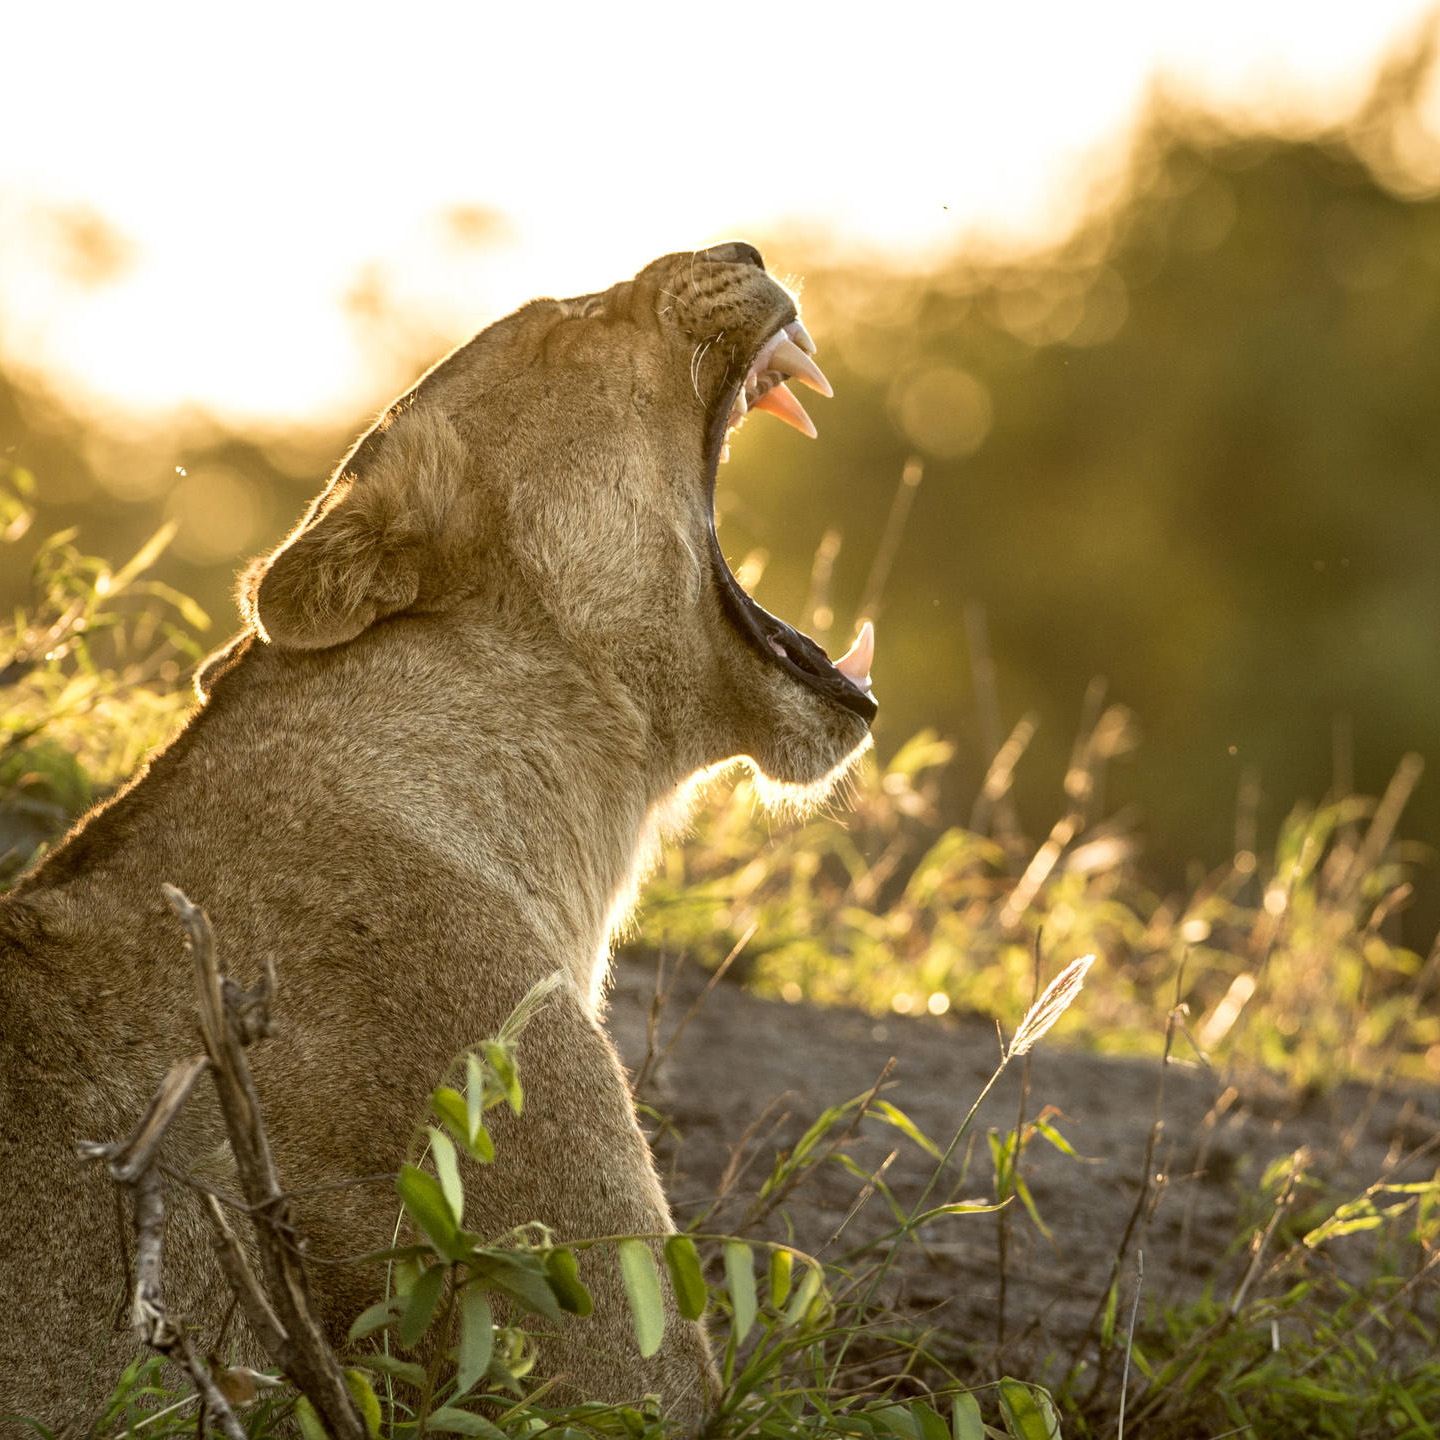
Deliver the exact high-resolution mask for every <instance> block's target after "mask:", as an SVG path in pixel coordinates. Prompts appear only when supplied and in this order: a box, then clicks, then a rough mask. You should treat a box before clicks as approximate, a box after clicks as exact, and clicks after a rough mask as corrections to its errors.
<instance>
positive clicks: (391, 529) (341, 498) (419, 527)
mask: <svg viewBox="0 0 1440 1440" xmlns="http://www.w3.org/2000/svg"><path fill="white" fill-rule="evenodd" d="M362 455H363V473H360V474H359V475H358V476H357V475H356V474H355V473H354V472H353V471H352V470H351V469H350V468H349V463H347V466H346V467H345V468H344V469H342V471H341V473H340V474H339V475H338V476H337V477H336V479H335V481H334V483H333V484H332V485H331V486H330V489H329V490H327V491H326V492H325V494H324V495H323V496H321V498H320V500H319V501H318V502H317V503H316V505H315V506H314V508H313V509H312V510H311V512H310V514H309V515H307V516H306V517H305V519H304V520H302V521H301V523H300V524H299V525H298V526H297V527H296V528H295V530H294V532H293V533H292V534H291V536H290V538H289V539H288V540H286V541H285V543H284V544H283V545H281V546H280V548H279V549H278V550H276V551H275V553H274V554H273V555H271V556H270V557H269V558H268V559H264V560H257V561H256V562H255V563H254V564H253V565H252V566H251V567H250V568H249V570H248V571H246V573H245V575H244V576H243V577H242V579H241V582H240V605H241V609H242V611H243V612H244V613H245V616H246V618H247V619H248V620H250V621H251V622H252V623H253V624H254V625H255V626H256V628H257V629H258V630H259V631H260V633H261V635H262V636H263V637H264V638H265V639H267V640H269V641H271V642H272V643H273V644H275V645H279V646H281V647H282V648H285V649H294V650H320V649H324V648H325V647H326V646H330V645H341V644H343V643H344V642H345V641H347V640H353V639H354V638H355V637H356V636H357V635H359V634H360V633H361V631H363V630H365V629H366V628H367V627H368V626H370V625H373V624H374V623H375V622H376V621H377V620H381V619H383V618H384V617H385V616H387V615H393V614H394V613H395V612H396V611H399V610H403V609H405V608H406V607H407V606H409V605H413V604H414V603H415V601H416V599H417V597H418V596H419V593H420V587H421V582H422V579H423V577H424V570H425V566H426V562H427V557H428V556H429V554H430V551H431V548H432V545H433V544H434V543H435V542H436V541H437V540H438V538H439V537H440V536H441V535H443V534H444V527H445V526H446V524H447V522H448V520H449V518H450V515H451V513H452V511H453V508H454V497H455V493H456V485H457V481H458V479H459V476H460V474H461V472H462V470H463V464H464V456H463V451H462V450H461V446H460V441H459V438H458V436H456V435H455V432H454V431H453V429H451V427H450V426H449V424H448V423H447V422H446V421H445V420H444V419H443V417H440V416H438V415H436V414H434V413H433V412H432V413H429V414H426V413H425V412H424V411H418V410H411V411H407V412H404V413H402V414H399V415H396V416H393V417H391V418H390V419H389V420H388V422H386V423H384V424H383V425H382V427H379V428H377V430H376V431H374V432H372V433H371V435H370V436H369V437H367V439H366V440H364V441H362V442H361V444H360V446H359V447H357V449H356V451H355V452H354V453H353V454H352V456H351V462H354V461H356V460H359V459H361V457H362Z"/></svg>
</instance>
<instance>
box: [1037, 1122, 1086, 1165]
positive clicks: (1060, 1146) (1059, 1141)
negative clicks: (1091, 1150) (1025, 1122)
mask: <svg viewBox="0 0 1440 1440" xmlns="http://www.w3.org/2000/svg"><path fill="white" fill-rule="evenodd" d="M1035 1129H1036V1130H1037V1131H1038V1132H1039V1133H1040V1134H1041V1135H1043V1136H1044V1137H1045V1138H1046V1139H1047V1140H1048V1141H1049V1142H1050V1143H1051V1144H1052V1145H1053V1146H1054V1147H1055V1148H1056V1149H1057V1150H1058V1151H1059V1152H1060V1153H1061V1154H1062V1155H1068V1156H1070V1158H1071V1159H1072V1160H1078V1159H1079V1158H1080V1157H1079V1156H1078V1155H1077V1154H1076V1153H1075V1147H1074V1146H1073V1145H1072V1144H1071V1143H1070V1142H1069V1141H1068V1140H1067V1139H1066V1138H1065V1137H1064V1136H1063V1135H1062V1134H1061V1133H1060V1132H1059V1131H1058V1130H1057V1129H1056V1128H1055V1127H1054V1126H1053V1125H1052V1124H1050V1122H1049V1121H1048V1120H1037V1121H1036V1122H1035Z"/></svg>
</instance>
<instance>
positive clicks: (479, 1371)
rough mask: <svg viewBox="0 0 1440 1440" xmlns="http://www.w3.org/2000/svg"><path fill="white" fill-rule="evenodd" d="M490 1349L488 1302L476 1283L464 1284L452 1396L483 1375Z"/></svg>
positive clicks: (492, 1336)
mask: <svg viewBox="0 0 1440 1440" xmlns="http://www.w3.org/2000/svg"><path fill="white" fill-rule="evenodd" d="M494 1348H495V1325H494V1322H493V1321H492V1319H491V1317H490V1301H489V1300H488V1299H487V1298H486V1295H485V1292H484V1291H483V1290H482V1289H481V1288H480V1287H479V1286H478V1285H467V1286H466V1287H465V1290H464V1292H463V1293H462V1294H461V1296H460V1344H459V1347H458V1349H457V1353H456V1357H455V1358H456V1362H457V1364H458V1366H459V1370H458V1372H457V1374H456V1376H455V1394H454V1395H453V1396H452V1397H451V1398H452V1399H458V1398H459V1397H460V1396H461V1395H464V1394H466V1393H467V1392H469V1391H470V1390H473V1389H474V1388H475V1386H477V1385H478V1384H479V1383H480V1382H481V1381H482V1380H483V1379H484V1378H485V1372H486V1370H488V1369H489V1368H490V1354H491V1352H492V1351H493V1350H494Z"/></svg>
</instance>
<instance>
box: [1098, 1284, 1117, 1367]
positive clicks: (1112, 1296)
mask: <svg viewBox="0 0 1440 1440" xmlns="http://www.w3.org/2000/svg"><path fill="white" fill-rule="evenodd" d="M1119 1305H1120V1277H1119V1276H1118V1275H1117V1276H1116V1277H1115V1278H1114V1279H1113V1280H1112V1281H1111V1282H1110V1289H1109V1291H1108V1292H1107V1293H1106V1296H1105V1315H1104V1318H1103V1319H1102V1320H1101V1322H1100V1348H1101V1349H1102V1350H1108V1349H1109V1348H1110V1342H1111V1341H1112V1340H1113V1339H1114V1338H1115V1312H1116V1310H1117V1309H1118V1308H1119Z"/></svg>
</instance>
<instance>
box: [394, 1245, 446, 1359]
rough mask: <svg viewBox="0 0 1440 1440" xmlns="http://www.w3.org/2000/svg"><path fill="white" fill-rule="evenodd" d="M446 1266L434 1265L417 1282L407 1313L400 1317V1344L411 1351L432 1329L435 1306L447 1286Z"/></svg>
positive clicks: (411, 1293) (411, 1294) (398, 1332)
mask: <svg viewBox="0 0 1440 1440" xmlns="http://www.w3.org/2000/svg"><path fill="white" fill-rule="evenodd" d="M445 1269H446V1267H445V1266H444V1265H432V1266H431V1267H430V1268H429V1269H428V1270H427V1271H426V1272H425V1273H424V1274H423V1275H422V1276H421V1277H420V1278H419V1279H418V1280H417V1281H416V1282H415V1288H414V1289H413V1290H412V1291H411V1292H410V1300H409V1303H408V1304H407V1305H406V1306H405V1313H404V1314H403V1315H402V1316H401V1317H400V1326H399V1329H398V1331H397V1332H396V1333H397V1334H398V1336H399V1340H400V1343H401V1344H402V1345H403V1346H404V1347H405V1348H406V1349H407V1350H409V1349H410V1348H411V1347H412V1346H413V1345H414V1344H415V1342H416V1341H417V1340H418V1339H419V1338H420V1337H421V1336H422V1335H423V1334H424V1333H425V1332H426V1330H428V1329H429V1328H430V1321H431V1320H432V1319H433V1318H434V1315H435V1306H436V1305H437V1304H438V1303H439V1300H440V1290H441V1288H442V1287H443V1286H444V1284H445Z"/></svg>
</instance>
